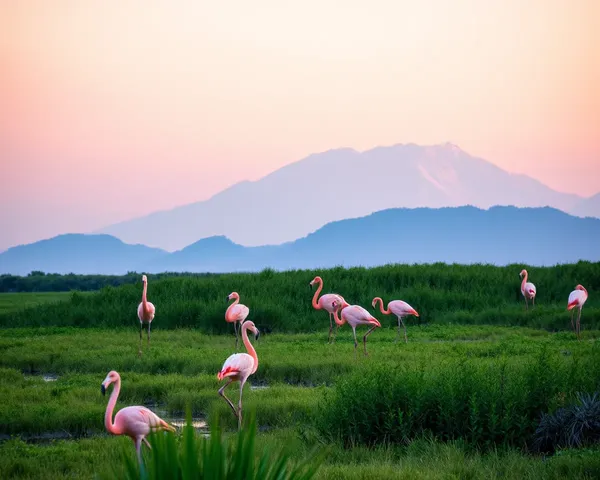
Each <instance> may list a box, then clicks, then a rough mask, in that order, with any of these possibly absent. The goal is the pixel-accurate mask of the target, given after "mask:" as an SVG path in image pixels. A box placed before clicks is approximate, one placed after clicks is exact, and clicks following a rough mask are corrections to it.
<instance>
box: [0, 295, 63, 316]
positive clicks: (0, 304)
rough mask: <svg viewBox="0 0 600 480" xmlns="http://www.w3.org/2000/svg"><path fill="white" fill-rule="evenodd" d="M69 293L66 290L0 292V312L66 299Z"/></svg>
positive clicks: (6, 312) (11, 311)
mask: <svg viewBox="0 0 600 480" xmlns="http://www.w3.org/2000/svg"><path fill="white" fill-rule="evenodd" d="M69 295H70V294H69V293H68V292H26V293H0V314H11V313H14V312H17V311H19V310H23V309H26V308H30V307H35V306H37V305H41V304H44V303H54V302H60V301H67V300H68V299H69Z"/></svg>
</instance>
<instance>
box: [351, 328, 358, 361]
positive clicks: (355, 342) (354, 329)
mask: <svg viewBox="0 0 600 480" xmlns="http://www.w3.org/2000/svg"><path fill="white" fill-rule="evenodd" d="M352 331H353V332H354V358H356V347H358V341H357V340H356V327H352Z"/></svg>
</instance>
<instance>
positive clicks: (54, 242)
mask: <svg viewBox="0 0 600 480" xmlns="http://www.w3.org/2000/svg"><path fill="white" fill-rule="evenodd" d="M164 255H168V253H167V252H165V251H164V250H160V249H157V248H150V247H147V246H145V245H128V244H126V243H123V242H122V241H121V240H119V239H118V238H115V237H111V236H110V235H84V234H66V235H59V236H57V237H53V238H50V239H48V240H41V241H39V242H35V243H30V244H28V245H19V246H17V247H12V248H9V249H8V250H7V251H5V252H3V253H1V254H0V273H12V274H14V275H27V274H28V273H29V272H31V271H33V270H40V271H43V272H48V273H78V274H84V273H98V274H117V275H119V274H125V273H127V272H128V271H134V270H139V269H140V268H141V266H143V265H145V264H146V263H148V262H149V261H151V260H153V259H157V258H160V257H161V256H164Z"/></svg>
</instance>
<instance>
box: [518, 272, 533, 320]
mask: <svg viewBox="0 0 600 480" xmlns="http://www.w3.org/2000/svg"><path fill="white" fill-rule="evenodd" d="M519 277H521V278H522V279H523V280H522V281H521V293H522V294H523V296H524V297H525V309H526V310H527V309H528V308H529V305H528V304H527V299H529V298H530V299H531V301H532V302H533V306H535V295H536V293H537V292H536V289H535V285H534V284H533V283H531V282H528V281H527V270H525V269H523V270H521V273H519Z"/></svg>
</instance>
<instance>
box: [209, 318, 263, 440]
mask: <svg viewBox="0 0 600 480" xmlns="http://www.w3.org/2000/svg"><path fill="white" fill-rule="evenodd" d="M241 330H242V340H243V342H244V345H245V347H246V350H247V351H248V353H234V354H233V355H230V356H229V357H228V358H227V360H225V363H223V367H222V368H221V371H220V372H219V373H217V378H218V379H219V381H221V380H223V379H224V378H225V377H229V379H228V380H227V383H226V384H225V385H223V386H222V387H221V388H220V389H219V395H221V396H222V397H223V398H224V399H225V400H227V403H228V404H229V406H230V407H231V409H232V410H233V414H234V415H235V416H236V417H237V418H238V430H239V429H241V428H242V391H243V389H244V384H245V383H246V380H248V377H249V376H250V375H252V374H253V373H254V372H256V369H257V368H258V356H257V355H256V350H255V349H254V347H253V346H252V344H251V343H250V340H248V330H251V331H252V333H254V338H255V339H258V336H259V335H260V332H259V331H258V328H256V325H254V322H252V321H251V320H248V321H246V322H244V323H242V327H241ZM235 381H238V382H240V400H239V403H238V409H237V411H236V409H235V407H234V406H233V403H231V400H229V399H228V398H227V397H226V396H225V392H224V391H225V388H226V387H227V386H228V385H229V384H230V383H231V382H235Z"/></svg>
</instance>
